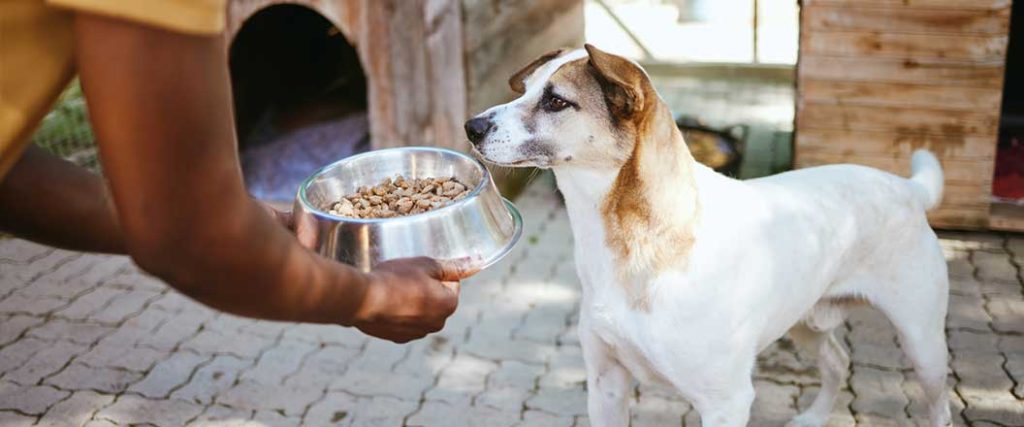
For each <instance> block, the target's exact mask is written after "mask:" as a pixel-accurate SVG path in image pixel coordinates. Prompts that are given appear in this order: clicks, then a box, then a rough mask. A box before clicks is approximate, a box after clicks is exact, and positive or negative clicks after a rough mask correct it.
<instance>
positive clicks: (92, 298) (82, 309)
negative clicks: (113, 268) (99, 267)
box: [0, 287, 128, 320]
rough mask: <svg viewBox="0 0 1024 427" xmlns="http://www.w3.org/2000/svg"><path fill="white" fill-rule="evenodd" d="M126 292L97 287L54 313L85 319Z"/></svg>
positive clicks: (75, 318) (65, 316) (67, 317)
mask: <svg viewBox="0 0 1024 427" xmlns="http://www.w3.org/2000/svg"><path fill="white" fill-rule="evenodd" d="M127 293H128V291H126V290H123V289H115V288H109V287H99V288H96V289H93V290H92V291H91V292H89V293H87V294H85V295H82V296H80V297H78V299H76V300H75V301H74V302H72V303H71V305H68V306H67V307H65V308H63V309H62V310H60V311H58V312H56V313H55V315H57V316H59V317H63V318H66V319H72V320H85V319H86V318H88V317H89V315H91V314H93V313H96V312H98V311H100V310H102V309H103V308H104V307H106V306H107V305H108V304H110V303H111V302H112V301H113V300H114V299H115V298H117V297H119V296H121V295H125V294H127ZM0 310H2V308H0Z"/></svg>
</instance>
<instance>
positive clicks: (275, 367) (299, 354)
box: [241, 341, 318, 385]
mask: <svg viewBox="0 0 1024 427" xmlns="http://www.w3.org/2000/svg"><path fill="white" fill-rule="evenodd" d="M317 349H318V346H317V345H315V344H312V343H306V342H302V341H289V342H286V343H283V344H281V345H279V346H277V347H274V348H271V349H270V350H267V351H265V352H263V354H262V355H260V357H259V359H257V361H256V366H253V368H252V369H249V370H248V371H246V372H245V373H243V374H242V376H241V380H242V381H253V382H257V383H260V384H266V385H280V384H281V383H282V382H284V379H285V378H286V377H288V376H289V375H291V374H292V373H294V372H296V371H298V370H299V366H301V364H302V361H303V358H304V357H305V356H306V355H308V354H310V353H312V352H313V351H315V350H317Z"/></svg>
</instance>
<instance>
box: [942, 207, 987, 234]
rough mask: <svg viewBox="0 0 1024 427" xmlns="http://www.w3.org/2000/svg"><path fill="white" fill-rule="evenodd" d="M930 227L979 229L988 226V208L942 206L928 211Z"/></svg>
mask: <svg viewBox="0 0 1024 427" xmlns="http://www.w3.org/2000/svg"><path fill="white" fill-rule="evenodd" d="M928 222H929V223H931V225H932V227H935V228H942V229H950V230H981V229H986V228H988V224H989V214H988V208H985V209H977V208H943V209H939V210H936V211H933V212H929V213H928Z"/></svg>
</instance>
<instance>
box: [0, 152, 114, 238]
mask: <svg viewBox="0 0 1024 427" xmlns="http://www.w3.org/2000/svg"><path fill="white" fill-rule="evenodd" d="M0 229H3V230H4V231H7V232H12V233H15V234H17V235H19V236H21V237H24V238H26V239H30V240H35V241H37V242H41V243H45V244H48V245H52V246H59V247H62V248H67V249H72V250H79V251H89V252H106V253H118V254H123V253H125V249H124V245H122V241H123V240H122V238H121V228H120V226H119V225H118V223H117V213H116V212H114V208H113V205H112V204H111V202H110V195H109V193H108V192H107V187H106V185H105V184H104V183H103V179H102V178H100V177H99V175H96V174H94V173H91V172H89V171H88V170H85V169H84V168H81V167H78V166H77V165H75V164H73V163H71V162H68V161H66V160H64V159H61V158H59V157H57V156H54V155H51V154H50V153H47V152H46V151H44V150H43V149H41V148H38V147H35V146H30V147H29V148H28V149H27V150H26V151H25V154H24V155H23V156H22V157H21V159H19V160H18V163H15V164H14V167H13V168H11V170H10V171H9V172H8V174H7V176H6V177H5V178H4V179H3V180H0Z"/></svg>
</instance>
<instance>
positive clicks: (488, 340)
mask: <svg viewBox="0 0 1024 427" xmlns="http://www.w3.org/2000/svg"><path fill="white" fill-rule="evenodd" d="M555 349H556V348H555V345H554V344H541V343H536V342H532V341H513V340H509V339H505V338H501V337H499V336H494V335H483V336H476V335H474V336H473V337H472V338H470V340H469V341H468V342H467V343H466V345H465V347H464V348H463V351H464V352H466V353H469V354H472V355H474V356H477V357H482V358H485V359H491V360H518V361H520V362H525V363H533V364H543V363H546V362H547V359H548V357H550V356H551V355H552V354H554V353H555Z"/></svg>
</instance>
